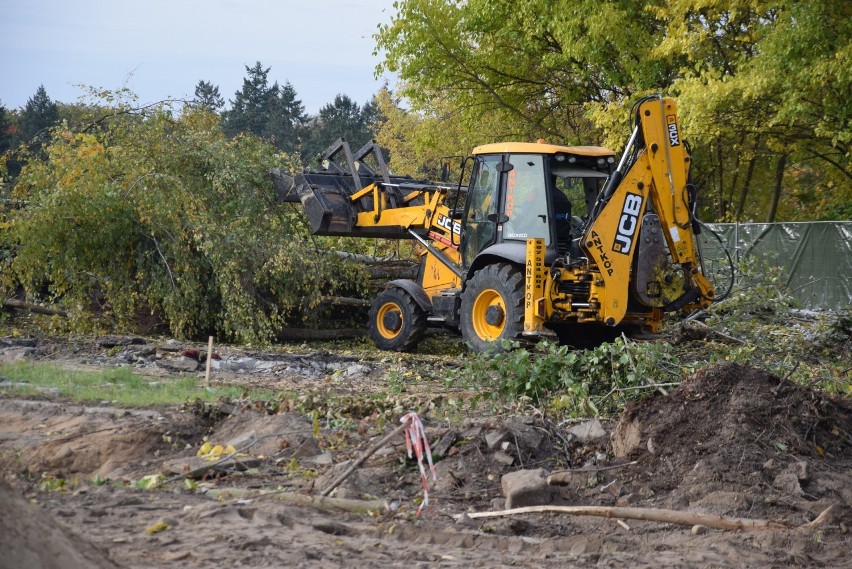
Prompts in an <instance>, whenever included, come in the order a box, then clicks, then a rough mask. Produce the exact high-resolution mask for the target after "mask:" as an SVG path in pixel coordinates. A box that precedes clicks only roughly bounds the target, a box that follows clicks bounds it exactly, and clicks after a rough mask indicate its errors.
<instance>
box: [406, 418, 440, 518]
mask: <svg viewBox="0 0 852 569" xmlns="http://www.w3.org/2000/svg"><path fill="white" fill-rule="evenodd" d="M399 421H400V422H401V423H405V422H406V421H410V423H409V425H408V428H406V429H405V448H406V450H408V458H412V456H411V452H412V450H413V451H414V454H415V455H416V456H417V466H419V467H420V483H421V484H422V485H423V502H422V503H421V504H420V507H419V508H417V515H418V516H419V515H420V511H421V510H422V509H423V506H428V505H429V479H428V477H427V476H426V468H425V466H424V465H423V455H424V454H425V455H426V461H427V462H428V463H429V471H430V472H431V473H432V481H433V482H434V481H435V480H436V477H435V466H434V465H433V464H432V451H431V450H430V449H429V440H428V439H427V438H426V432H425V431H424V430H423V423H422V422H420V417H418V416H417V413H414V412H412V413H406V414H405V415H403V417H402V418H401V419H400V420H399Z"/></svg>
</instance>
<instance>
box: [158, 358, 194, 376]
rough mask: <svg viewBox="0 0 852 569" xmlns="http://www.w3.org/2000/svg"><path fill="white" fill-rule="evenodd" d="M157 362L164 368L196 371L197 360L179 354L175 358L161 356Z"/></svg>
mask: <svg viewBox="0 0 852 569" xmlns="http://www.w3.org/2000/svg"><path fill="white" fill-rule="evenodd" d="M158 363H159V365H160V366H162V367H164V368H166V369H172V370H176V371H188V372H193V371H198V360H194V359H192V358H188V357H186V356H180V357H177V358H163V359H162V360H160V361H159V362H158Z"/></svg>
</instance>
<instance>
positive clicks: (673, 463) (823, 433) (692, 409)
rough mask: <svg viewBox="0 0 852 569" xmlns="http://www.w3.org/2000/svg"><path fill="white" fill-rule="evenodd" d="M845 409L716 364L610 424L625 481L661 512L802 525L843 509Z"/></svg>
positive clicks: (847, 445)
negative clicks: (832, 507) (626, 465)
mask: <svg viewBox="0 0 852 569" xmlns="http://www.w3.org/2000/svg"><path fill="white" fill-rule="evenodd" d="M850 410H852V403H850V401H849V400H848V399H841V398H832V397H829V396H827V395H825V394H824V393H820V392H818V391H814V390H812V389H808V388H806V387H802V386H799V385H796V384H793V383H791V382H789V381H785V380H782V379H780V378H778V377H776V376H773V375H771V374H769V373H767V372H765V371H761V370H758V369H754V368H750V367H747V366H741V365H734V364H726V365H721V366H716V367H710V368H707V369H705V370H702V371H700V372H698V373H696V374H695V375H694V376H692V377H691V378H689V379H688V380H687V381H686V382H684V383H683V384H682V385H681V386H680V387H679V388H678V389H677V390H675V391H674V392H672V393H671V394H670V395H669V396H668V397H655V398H648V399H644V400H641V401H639V402H638V403H636V404H634V405H633V406H632V407H630V408H628V409H627V410H626V411H625V412H624V414H623V416H622V417H621V420H620V422H619V424H618V426H617V427H616V429H615V431H614V433H613V437H612V443H613V450H614V453H615V454H616V456H619V457H621V458H624V459H628V460H633V461H637V464H636V465H634V466H633V467H632V468H630V469H629V470H628V471H627V473H628V478H629V481H630V482H631V483H633V484H634V485H637V487H641V488H642V489H643V491H644V495H646V496H659V497H660V500H657V502H658V503H660V504H664V505H666V506H667V507H685V506H686V507H692V509H695V510H705V511H707V512H712V513H718V514H740V515H742V514H746V513H748V514H749V515H751V516H752V517H769V518H774V519H779V517H780V519H785V518H786V519H787V521H789V522H792V523H796V524H798V523H802V522H803V521H807V520H808V519H811V518H812V517H813V514H814V513H815V512H817V513H818V510H820V509H821V508H824V507H827V505H828V504H830V503H838V504H852V485H850V484H849V479H848V473H849V468H850V466H852V437H851V436H850V433H852V413H850Z"/></svg>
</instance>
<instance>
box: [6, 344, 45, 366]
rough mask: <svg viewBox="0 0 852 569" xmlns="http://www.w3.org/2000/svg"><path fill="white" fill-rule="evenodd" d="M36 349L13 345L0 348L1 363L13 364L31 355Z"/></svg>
mask: <svg viewBox="0 0 852 569" xmlns="http://www.w3.org/2000/svg"><path fill="white" fill-rule="evenodd" d="M35 351H36V349H35V348H30V347H11V348H6V349H3V350H0V363H3V364H13V363H15V362H19V361H21V360H25V359H27V358H29V357H31V356H32V355H33V354H34V353H35Z"/></svg>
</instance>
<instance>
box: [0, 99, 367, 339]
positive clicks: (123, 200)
mask: <svg viewBox="0 0 852 569" xmlns="http://www.w3.org/2000/svg"><path fill="white" fill-rule="evenodd" d="M43 151H44V156H45V157H44V158H43V159H41V158H39V157H38V156H30V157H29V160H28V163H27V165H26V166H25V168H24V170H23V171H22V172H21V175H20V176H19V178H18V180H17V184H16V186H15V189H14V197H15V198H16V199H18V200H23V201H25V202H26V204H27V205H26V206H25V207H23V208H20V209H18V210H15V211H11V212H9V213H8V215H7V219H6V220H5V222H6V225H5V229H6V230H7V231H6V233H7V234H6V236H5V237H4V240H5V241H6V242H7V243H11V244H12V245H13V247H14V259H13V260H12V261H11V264H10V266H9V267H8V270H7V271H5V274H4V281H5V286H6V288H7V289H9V288H11V287H23V289H24V290H25V291H26V294H27V296H28V297H29V298H30V299H32V300H41V301H46V302H50V303H55V304H59V305H61V306H62V307H63V308H64V309H65V310H66V311H67V312H68V314H69V317H70V318H69V320H68V322H69V323H70V327H71V329H72V330H75V331H96V330H100V329H105V328H106V329H111V330H135V329H136V328H137V326H138V323H139V322H140V320H142V319H145V318H147V319H149V320H150V319H152V317H153V320H155V321H161V322H164V323H165V324H166V325H167V326H168V329H169V331H170V332H171V333H172V334H173V335H175V336H178V337H203V336H206V335H207V334H216V335H217V336H218V337H219V338H221V339H223V340H232V341H240V342H247V343H263V342H268V341H270V340H272V339H274V338H275V336H276V334H277V333H278V332H279V330H280V329H281V328H282V327H284V326H286V325H289V324H293V323H298V324H303V323H304V322H305V321H306V320H310V319H311V318H316V316H317V314H318V306H319V304H320V299H321V297H322V296H323V295H347V296H356V295H358V294H359V293H361V292H363V291H364V289H365V287H366V275H365V274H363V272H362V271H360V270H359V269H357V268H356V267H355V266H353V265H350V264H346V263H341V262H340V261H339V260H338V259H337V258H336V257H334V256H329V255H326V254H322V253H319V252H318V249H328V248H331V247H328V244H327V243H322V242H318V241H317V240H314V239H311V238H310V236H309V235H308V232H307V229H306V224H305V221H304V216H303V215H302V214H301V212H300V211H299V210H298V209H297V208H294V207H292V206H290V205H276V204H274V203H273V190H272V185H271V182H270V181H269V179H268V174H267V172H268V170H269V168H270V167H272V166H276V167H280V168H285V169H289V170H294V169H297V167H298V164H297V162H296V161H295V160H293V159H291V158H290V157H288V156H287V155H284V154H281V153H279V152H277V151H276V150H275V148H273V147H272V146H270V145H269V144H266V143H264V142H263V141H261V140H260V139H258V138H256V137H253V136H243V135H240V136H237V137H235V138H232V139H229V138H227V137H226V136H225V135H224V134H223V132H222V129H221V127H220V124H219V119H218V117H216V116H215V115H213V114H211V113H209V112H207V111H205V110H203V109H198V108H188V107H187V108H183V109H180V110H174V109H171V108H169V107H167V106H164V105H157V106H153V107H147V108H145V109H144V110H142V111H139V110H136V109H133V108H132V107H131V106H130V105H128V104H127V103H124V102H121V101H119V102H118V103H116V106H115V107H113V108H112V109H111V112H110V113H109V114H108V115H107V116H105V117H102V118H101V119H100V120H98V121H96V122H91V123H90V124H89V125H88V126H87V127H83V128H77V129H72V128H69V127H68V126H67V125H63V126H61V127H59V128H56V129H55V130H54V131H53V132H52V138H51V140H50V142H49V143H48V144H47V145H46V146H45V148H44V149H43ZM0 286H2V285H0Z"/></svg>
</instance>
